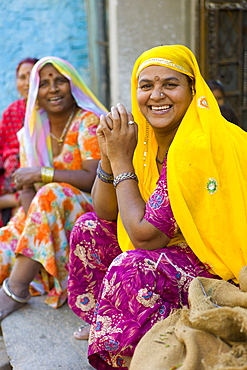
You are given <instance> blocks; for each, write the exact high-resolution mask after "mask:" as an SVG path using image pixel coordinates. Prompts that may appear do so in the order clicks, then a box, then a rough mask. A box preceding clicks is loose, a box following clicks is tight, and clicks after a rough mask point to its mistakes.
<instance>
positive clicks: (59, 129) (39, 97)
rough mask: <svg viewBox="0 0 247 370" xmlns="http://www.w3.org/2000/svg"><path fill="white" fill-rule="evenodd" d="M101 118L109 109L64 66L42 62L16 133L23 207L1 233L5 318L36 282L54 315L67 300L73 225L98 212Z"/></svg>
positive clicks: (0, 297)
mask: <svg viewBox="0 0 247 370" xmlns="http://www.w3.org/2000/svg"><path fill="white" fill-rule="evenodd" d="M102 112H106V109H105V108H104V107H103V106H102V105H101V103H100V102H99V101H98V100H97V99H96V97H95V96H94V95H93V93H92V92H91V91H90V90H89V89H88V88H87V86H86V85H85V84H84V82H83V81H82V79H81V77H80V76H79V74H78V73H77V71H76V70H75V69H74V67H73V66H72V65H70V64H69V63H68V62H67V61H65V60H62V59H60V58H57V57H45V58H43V59H41V60H40V61H39V62H38V63H36V65H35V66H34V68H33V70H32V73H31V77H30V89H29V97H28V103H27V111H26V117H25V124H24V127H23V128H22V130H21V132H20V133H19V134H18V135H19V138H20V142H21V151H20V153H21V168H19V169H18V170H17V171H16V172H15V174H14V181H15V184H16V187H17V189H18V190H20V194H21V195H20V197H21V202H22V207H20V209H19V211H18V212H17V213H16V214H15V216H14V217H13V218H12V219H11V220H10V221H9V223H8V225H7V226H5V227H2V228H1V229H0V283H2V282H3V286H2V288H1V290H0V317H1V318H2V319H3V318H4V317H6V316H7V315H8V314H10V313H11V312H12V311H14V310H16V309H18V308H19V307H21V306H22V305H23V304H25V302H27V301H28V299H29V297H30V295H29V284H30V283H31V281H32V280H33V279H34V278H35V277H36V276H37V279H36V280H35V281H33V283H32V286H33V287H34V288H35V290H36V291H37V292H40V293H45V292H47V293H48V296H47V298H46V302H47V304H49V305H51V306H52V307H54V308H56V307H59V306H61V305H62V304H63V303H64V302H65V300H66V298H67V279H68V256H69V244H68V240H69V236H70V231H71V229H72V227H73V225H74V222H75V220H76V219H77V218H78V217H79V216H80V215H81V214H83V213H85V212H88V211H92V210H93V207H92V202H91V196H90V191H91V187H92V184H93V181H94V178H95V173H96V167H97V164H98V160H99V158H100V152H99V146H98V141H97V137H96V128H97V126H98V122H99V116H100V114H101V113H102ZM39 273H40V274H39ZM8 276H9V278H7V277H8ZM4 279H5V280H4Z"/></svg>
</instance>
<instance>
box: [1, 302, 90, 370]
mask: <svg viewBox="0 0 247 370" xmlns="http://www.w3.org/2000/svg"><path fill="white" fill-rule="evenodd" d="M82 323H83V322H82V321H81V320H80V319H79V318H78V317H77V316H76V315H75V314H74V313H73V312H72V311H71V310H70V308H69V307H68V305H67V304H64V305H63V306H62V307H61V308H59V309H53V308H51V307H48V306H47V305H46V304H45V303H44V297H32V298H31V300H30V301H29V302H28V304H26V305H25V306H23V307H22V308H20V309H19V310H17V311H15V312H13V313H12V314H11V315H10V316H8V317H6V318H5V319H4V320H3V321H2V324H1V326H2V333H3V339H4V343H5V347H6V351H7V355H8V357H9V359H10V365H11V366H12V367H13V369H14V370H33V369H35V370H39V369H42V370H54V369H60V370H77V369H78V370H90V369H93V368H92V367H91V366H90V365H89V364H88V361H87V341H81V340H76V339H74V338H73V331H74V330H75V329H77V327H78V326H80V325H81V324H82ZM0 370H1V369H0ZM6 370H7V369H6Z"/></svg>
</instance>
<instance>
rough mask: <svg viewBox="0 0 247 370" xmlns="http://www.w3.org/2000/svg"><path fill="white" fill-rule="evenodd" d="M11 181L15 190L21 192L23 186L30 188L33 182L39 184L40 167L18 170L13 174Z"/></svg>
mask: <svg viewBox="0 0 247 370" xmlns="http://www.w3.org/2000/svg"><path fill="white" fill-rule="evenodd" d="M13 179H14V182H15V185H16V189H17V190H21V189H22V188H23V186H30V185H33V184H34V183H35V182H41V167H23V168H18V170H16V171H15V173H14V174H13Z"/></svg>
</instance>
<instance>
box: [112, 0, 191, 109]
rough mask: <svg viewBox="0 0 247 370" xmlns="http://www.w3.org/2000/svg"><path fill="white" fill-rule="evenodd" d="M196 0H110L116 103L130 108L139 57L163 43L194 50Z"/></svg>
mask: <svg viewBox="0 0 247 370" xmlns="http://www.w3.org/2000/svg"><path fill="white" fill-rule="evenodd" d="M196 3H197V1H196V0H175V1H171V0H152V1H146V0H134V1H133V0H125V1H121V0H109V11H110V16H109V19H110V22H109V26H110V61H111V87H112V94H111V97H112V98H111V100H112V104H116V103H117V102H119V101H121V102H122V103H124V104H125V105H126V106H127V107H128V109H130V77H131V71H132V67H133V64H134V62H135V60H136V58H137V57H138V56H139V55H140V54H141V53H142V52H143V51H144V50H146V49H148V48H150V47H153V46H157V45H161V44H176V43H177V44H183V45H186V46H188V47H190V48H191V49H192V50H193V51H194V45H195V37H196V32H195V29H196V17H195V8H196Z"/></svg>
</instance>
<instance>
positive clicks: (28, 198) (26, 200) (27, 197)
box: [20, 186, 36, 214]
mask: <svg viewBox="0 0 247 370" xmlns="http://www.w3.org/2000/svg"><path fill="white" fill-rule="evenodd" d="M35 194H36V191H35V189H34V187H33V186H24V187H23V189H22V190H21V191H20V199H21V205H22V207H23V208H24V211H25V213H26V214H27V212H28V210H29V207H30V204H31V202H32V200H33V198H34V197H35Z"/></svg>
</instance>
